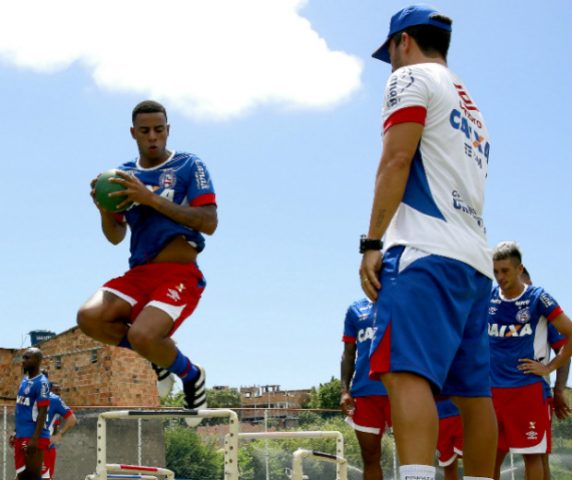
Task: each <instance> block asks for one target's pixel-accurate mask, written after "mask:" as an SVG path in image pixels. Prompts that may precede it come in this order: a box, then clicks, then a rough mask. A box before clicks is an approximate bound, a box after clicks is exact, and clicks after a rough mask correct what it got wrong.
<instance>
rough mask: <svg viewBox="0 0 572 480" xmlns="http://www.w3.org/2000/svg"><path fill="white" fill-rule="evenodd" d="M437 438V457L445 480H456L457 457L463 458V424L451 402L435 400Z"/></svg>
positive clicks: (457, 410)
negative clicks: (437, 416)
mask: <svg viewBox="0 0 572 480" xmlns="http://www.w3.org/2000/svg"><path fill="white" fill-rule="evenodd" d="M437 413H438V415H439V438H438V440H437V455H438V461H439V466H440V467H442V468H443V471H444V473H445V480H457V479H458V478H459V477H458V463H459V457H462V456H463V424H462V422H461V415H460V412H459V409H458V408H457V406H456V405H455V404H454V403H453V402H452V401H451V400H441V399H439V400H437Z"/></svg>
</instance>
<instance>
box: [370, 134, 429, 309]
mask: <svg viewBox="0 0 572 480" xmlns="http://www.w3.org/2000/svg"><path fill="white" fill-rule="evenodd" d="M422 133H423V125H421V124H419V123H400V124H397V125H394V126H392V127H391V128H389V130H387V132H385V135H384V138H383V152H382V154H381V159H380V162H379V167H378V169H377V174H376V178H375V190H374V197H373V206H372V209H371V216H370V223H369V230H368V234H367V238H371V239H381V238H382V237H383V235H384V234H385V231H386V230H387V227H388V226H389V222H391V219H392V218H393V216H394V215H395V212H396V211H397V209H398V208H399V204H400V203H401V200H402V199H403V195H404V193H405V187H406V186H407V180H408V178H409V171H410V170H411V164H412V162H413V156H414V155H415V151H416V150H417V147H418V145H419V142H420V141H421V134H422ZM380 268H381V254H380V253H379V252H375V251H366V253H365V254H364V255H363V258H362V263H361V267H360V280H361V284H362V289H363V290H364V292H365V294H366V295H367V296H368V297H369V298H370V299H371V300H373V301H375V300H376V299H377V292H378V291H379V289H380V288H381V284H380V283H379V278H378V272H379V269H380Z"/></svg>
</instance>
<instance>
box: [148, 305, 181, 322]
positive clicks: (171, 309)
mask: <svg viewBox="0 0 572 480" xmlns="http://www.w3.org/2000/svg"><path fill="white" fill-rule="evenodd" d="M186 306H187V305H186V304H185V305H181V306H180V307H176V306H175V305H169V304H168V303H165V302H159V301H158V300H151V301H150V302H149V303H148V304H147V305H145V307H155V308H158V309H159V310H162V311H163V312H165V313H166V314H167V315H169V317H171V319H172V320H173V322H174V321H175V320H177V318H179V316H180V315H181V313H182V311H183V310H184V309H185V307H186Z"/></svg>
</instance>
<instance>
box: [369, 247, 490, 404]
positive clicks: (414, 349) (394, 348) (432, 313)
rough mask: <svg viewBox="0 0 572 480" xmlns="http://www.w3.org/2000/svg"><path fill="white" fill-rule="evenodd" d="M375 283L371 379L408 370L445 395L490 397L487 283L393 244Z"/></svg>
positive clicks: (460, 266)
mask: <svg viewBox="0 0 572 480" xmlns="http://www.w3.org/2000/svg"><path fill="white" fill-rule="evenodd" d="M380 281H381V285H382V287H381V290H380V292H379V297H378V299H377V303H376V304H375V308H374V327H375V328H374V332H375V333H374V338H373V340H372V345H371V362H370V368H371V370H370V378H372V379H376V378H379V377H380V376H381V375H382V374H383V373H389V372H411V373H415V374H417V375H420V376H422V377H424V378H426V379H427V380H429V382H431V384H432V387H433V388H434V390H436V391H437V392H441V393H442V394H444V395H458V396H464V397H490V396H491V386H490V378H489V375H490V356H489V338H488V333H487V309H488V305H489V299H490V293H491V286H492V282H491V279H490V278H488V277H486V276H485V275H483V274H482V273H480V272H478V271H477V270H475V269H474V268H472V267H470V266H469V265H467V264H465V263H463V262H460V261H458V260H453V259H450V258H446V257H441V256H438V255H429V254H427V253H425V252H422V251H420V250H417V249H415V248H411V247H403V246H399V247H393V248H391V249H390V250H388V251H387V252H385V254H384V257H383V265H382V269H381V272H380Z"/></svg>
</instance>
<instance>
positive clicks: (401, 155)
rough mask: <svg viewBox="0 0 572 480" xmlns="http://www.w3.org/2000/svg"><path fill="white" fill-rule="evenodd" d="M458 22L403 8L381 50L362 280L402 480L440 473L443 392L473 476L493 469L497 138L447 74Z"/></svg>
mask: <svg viewBox="0 0 572 480" xmlns="http://www.w3.org/2000/svg"><path fill="white" fill-rule="evenodd" d="M451 25H452V20H451V19H450V18H448V17H446V16H445V15H442V14H441V13H439V12H438V11H436V10H435V9H433V8H430V7H427V6H422V5H414V6H410V7H406V8H404V9H402V10H400V11H399V12H397V13H396V14H395V15H393V17H392V18H391V21H390V28H389V34H388V36H387V39H386V41H385V42H384V43H383V45H382V46H381V47H380V48H379V49H378V50H377V51H376V52H375V53H374V54H373V56H374V57H375V58H378V59H380V60H382V61H384V62H387V63H391V67H392V71H393V73H392V74H391V76H390V77H389V79H388V82H387V84H386V88H385V98H384V107H383V151H382V154H381V159H380V163H379V167H378V171H377V175H376V180H375V191H374V199H373V206H372V210H371V217H370V223H369V229H368V233H367V236H364V237H362V239H361V242H360V252H362V253H363V258H362V263H361V267H360V280H361V286H362V289H363V290H364V292H365V293H366V295H367V296H368V298H370V299H371V300H373V301H376V302H377V303H376V307H375V309H376V312H377V314H376V319H375V328H374V332H375V333H374V338H373V340H372V352H371V356H370V362H371V374H370V376H373V377H376V378H381V380H382V381H383V383H384V385H385V387H386V388H387V391H388V394H389V398H390V402H391V412H392V413H391V417H392V424H393V431H394V434H395V442H396V446H397V451H398V455H399V461H400V464H401V467H400V476H401V479H402V480H403V479H405V478H416V479H418V480H432V479H434V478H435V473H436V469H435V467H434V456H435V449H436V447H437V437H438V430H439V422H438V416H437V408H436V405H435V400H434V393H440V394H442V395H443V396H447V397H450V398H451V399H452V400H453V401H454V402H455V404H456V405H457V406H458V407H459V409H460V411H461V415H462V417H463V427H464V435H465V437H464V442H463V443H464V458H463V463H464V471H465V478H467V479H469V478H471V479H473V478H479V477H480V478H481V479H482V478H491V477H492V475H493V473H494V459H495V450H496V436H497V424H496V421H495V417H494V410H493V406H492V401H491V398H490V395H491V393H490V377H489V370H490V366H489V362H490V358H489V354H488V338H487V329H486V327H487V325H486V320H487V316H486V310H487V306H488V299H489V295H490V291H491V286H492V278H493V273H492V262H491V256H490V251H489V248H488V245H487V240H486V235H485V226H484V222H483V218H482V217H483V210H484V193H485V192H484V190H485V181H486V177H487V170H488V162H489V151H490V138H489V133H488V130H487V128H486V125H485V121H484V118H483V115H482V113H481V112H480V110H479V108H478V106H477V105H476V104H475V102H474V101H473V99H472V97H471V95H470V94H469V92H468V90H467V88H466V86H465V84H464V82H463V81H462V80H461V79H460V78H459V77H458V76H457V75H455V74H454V73H453V72H452V71H451V70H449V68H448V67H447V52H448V49H449V44H450V39H451V31H452V27H451ZM382 238H384V242H385V249H384V253H383V255H382V254H381V248H382V247H383V244H382V241H381V239H382ZM475 352H479V354H478V355H476V354H475Z"/></svg>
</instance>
